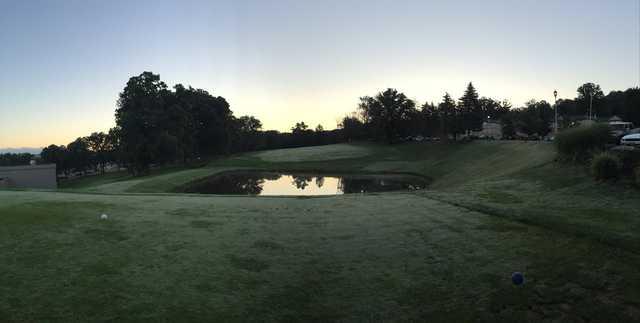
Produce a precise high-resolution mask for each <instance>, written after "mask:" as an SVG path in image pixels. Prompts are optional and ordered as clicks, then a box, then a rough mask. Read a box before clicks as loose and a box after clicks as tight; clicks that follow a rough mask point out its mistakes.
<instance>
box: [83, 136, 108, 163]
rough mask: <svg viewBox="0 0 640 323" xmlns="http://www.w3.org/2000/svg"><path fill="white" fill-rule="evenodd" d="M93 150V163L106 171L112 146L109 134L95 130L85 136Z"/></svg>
mask: <svg viewBox="0 0 640 323" xmlns="http://www.w3.org/2000/svg"><path fill="white" fill-rule="evenodd" d="M85 141H86V143H87V146H88V148H89V151H90V152H91V160H92V164H93V165H95V166H97V167H99V168H100V170H101V172H102V173H104V171H105V167H106V165H107V163H108V162H109V161H110V147H109V141H108V136H107V134H105V133H104V132H94V133H92V134H91V135H89V136H88V137H86V138H85Z"/></svg>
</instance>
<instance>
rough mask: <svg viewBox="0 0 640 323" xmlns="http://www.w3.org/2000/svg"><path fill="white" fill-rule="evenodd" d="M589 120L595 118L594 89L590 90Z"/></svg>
mask: <svg viewBox="0 0 640 323" xmlns="http://www.w3.org/2000/svg"><path fill="white" fill-rule="evenodd" d="M589 94H590V99H589V120H593V89H592V90H591V91H590V92H589Z"/></svg>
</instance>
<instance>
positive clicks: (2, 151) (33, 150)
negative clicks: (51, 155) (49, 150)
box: [0, 147, 42, 155]
mask: <svg viewBox="0 0 640 323" xmlns="http://www.w3.org/2000/svg"><path fill="white" fill-rule="evenodd" d="M40 152H42V148H32V147H21V148H0V154H6V153H12V154H18V153H30V154H34V155H38V154H40Z"/></svg>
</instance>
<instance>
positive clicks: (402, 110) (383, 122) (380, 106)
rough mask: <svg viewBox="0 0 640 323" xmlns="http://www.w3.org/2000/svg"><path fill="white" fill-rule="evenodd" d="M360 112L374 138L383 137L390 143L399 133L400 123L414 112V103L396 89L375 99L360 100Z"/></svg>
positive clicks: (389, 90) (378, 95) (379, 94)
mask: <svg viewBox="0 0 640 323" xmlns="http://www.w3.org/2000/svg"><path fill="white" fill-rule="evenodd" d="M359 108H360V111H361V112H362V116H363V119H364V121H365V124H366V125H367V126H368V127H369V129H371V130H372V133H373V134H374V137H380V136H381V135H383V136H384V138H385V139H386V141H387V142H389V143H392V142H393V141H394V140H395V138H396V137H397V136H398V135H399V134H400V132H401V129H400V127H401V123H402V121H404V120H408V119H409V118H410V116H411V114H412V112H414V110H415V103H414V102H413V101H412V100H410V99H408V98H407V96H406V95H404V93H401V92H398V91H397V90H396V89H391V88H390V89H387V90H386V91H384V92H380V93H378V94H377V95H376V96H375V97H368V96H365V97H362V98H360V105H359Z"/></svg>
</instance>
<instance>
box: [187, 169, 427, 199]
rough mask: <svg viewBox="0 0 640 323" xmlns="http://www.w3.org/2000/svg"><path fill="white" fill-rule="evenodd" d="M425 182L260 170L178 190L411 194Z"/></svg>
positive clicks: (214, 178)
mask: <svg viewBox="0 0 640 323" xmlns="http://www.w3.org/2000/svg"><path fill="white" fill-rule="evenodd" d="M428 184H429V183H428V181H427V179H425V178H423V177H419V176H411V175H390V174H366V175H354V174H350V175H324V174H314V173H279V172H264V171H243V172H227V173H222V174H218V175H214V176H210V177H207V178H204V179H200V180H197V181H194V182H191V183H189V184H187V185H185V186H183V187H182V188H181V189H180V191H182V192H185V193H200V194H232V195H264V196H266V195H295V196H301V195H306V196H314V195H341V194H351V193H368V192H387V191H414V190H420V189H424V188H426V187H427V186H428Z"/></svg>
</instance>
